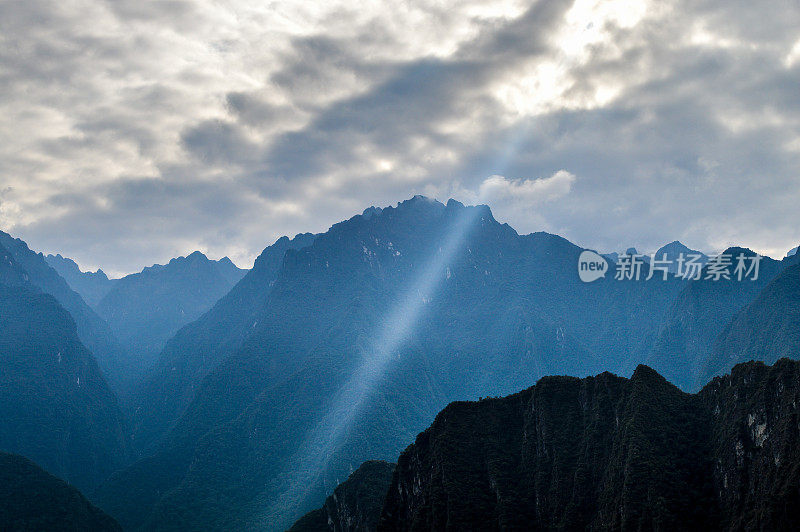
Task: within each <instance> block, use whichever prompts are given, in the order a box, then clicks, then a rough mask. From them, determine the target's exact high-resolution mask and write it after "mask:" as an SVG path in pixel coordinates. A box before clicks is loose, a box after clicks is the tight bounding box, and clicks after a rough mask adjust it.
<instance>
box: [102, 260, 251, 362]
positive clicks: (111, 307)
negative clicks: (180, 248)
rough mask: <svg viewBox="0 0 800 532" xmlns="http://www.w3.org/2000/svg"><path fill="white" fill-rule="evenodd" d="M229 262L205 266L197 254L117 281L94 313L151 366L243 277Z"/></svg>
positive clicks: (241, 272)
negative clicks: (171, 341) (169, 342)
mask: <svg viewBox="0 0 800 532" xmlns="http://www.w3.org/2000/svg"><path fill="white" fill-rule="evenodd" d="M244 274H245V270H242V269H239V268H237V267H236V265H234V264H233V262H231V260H230V259H228V258H227V257H225V258H223V259H220V260H217V261H214V260H209V259H208V258H207V257H206V256H205V255H203V254H202V253H200V252H199V251H195V252H194V253H192V254H191V255H188V256H186V257H178V258H175V259H172V260H170V261H169V263H168V264H165V265H160V264H156V265H154V266H150V267H147V268H145V269H144V270H142V271H141V272H140V273H135V274H131V275H128V276H125V277H123V278H122V279H118V280H116V281H115V282H114V284H113V287H112V288H111V289H110V290H109V291H108V292H107V293H106V294H105V295H104V296H103V298H102V299H101V300H100V301H99V302H98V303H97V306H96V307H95V308H96V309H97V312H98V314H100V316H101V317H102V318H103V319H105V320H106V322H108V324H109V326H110V327H111V330H112V331H113V332H114V334H115V335H116V337H117V338H118V339H119V340H120V342H122V344H123V345H124V346H125V347H126V348H127V349H128V351H130V352H131V353H136V358H137V361H138V362H139V365H138V367H137V368H135V369H136V375H137V376H138V374H139V373H141V372H143V371H144V370H146V369H147V368H148V367H150V366H151V365H152V364H153V362H154V361H155V358H156V356H157V355H158V353H160V352H161V350H162V349H163V347H164V344H165V343H166V342H167V340H169V339H170V338H171V337H172V336H174V335H175V333H176V332H177V331H178V330H179V329H180V328H181V327H183V326H184V325H186V324H188V323H191V322H193V321H195V320H196V319H197V318H199V317H200V316H201V315H202V314H203V313H204V312H206V311H207V310H208V309H210V308H211V307H212V306H213V305H214V303H216V302H217V300H218V299H219V298H221V297H222V296H224V295H225V294H227V293H228V291H229V290H230V289H231V288H232V287H233V285H235V284H236V283H237V282H238V281H239V280H240V279H241V278H242V276H244Z"/></svg>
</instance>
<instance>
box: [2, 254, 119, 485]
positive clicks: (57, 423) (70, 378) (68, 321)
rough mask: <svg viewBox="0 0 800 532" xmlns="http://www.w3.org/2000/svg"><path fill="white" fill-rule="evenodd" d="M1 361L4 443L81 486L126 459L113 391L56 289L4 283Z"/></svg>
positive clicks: (7, 448) (99, 478)
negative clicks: (54, 293)
mask: <svg viewBox="0 0 800 532" xmlns="http://www.w3.org/2000/svg"><path fill="white" fill-rule="evenodd" d="M0 254H2V253H0ZM0 281H2V279H0ZM0 368H1V371H0V420H2V430H0V449H2V450H5V451H9V452H14V453H19V454H23V455H25V456H28V457H30V458H32V459H33V460H35V461H36V462H37V463H39V464H40V465H41V466H42V467H44V468H45V469H47V470H48V471H50V472H51V473H53V474H56V475H58V476H59V477H62V478H64V479H66V480H67V481H69V482H70V483H72V484H74V485H76V486H78V487H79V488H81V489H84V490H86V489H91V488H93V487H95V486H96V485H97V484H98V483H99V482H100V481H102V480H103V479H105V478H106V477H108V475H109V474H110V473H111V472H112V471H114V470H115V469H118V468H119V467H122V466H123V465H125V464H126V463H127V459H128V450H127V449H128V446H127V444H126V441H125V436H124V431H123V427H122V419H121V418H122V416H121V413H120V410H119V406H118V404H117V400H116V397H115V396H114V394H113V393H112V392H111V390H110V389H109V388H108V385H107V384H106V382H105V379H104V378H103V376H102V375H101V373H100V370H99V369H98V367H97V363H96V362H95V360H94V358H93V357H92V355H91V353H90V352H89V351H88V350H87V349H86V348H85V347H84V346H83V345H82V344H81V343H80V341H79V340H78V337H77V335H76V330H75V322H74V321H73V319H72V317H71V316H70V314H69V313H68V312H67V311H66V310H65V309H64V308H63V307H61V306H60V305H59V304H58V302H57V301H56V300H55V299H54V298H53V297H52V296H50V295H49V294H42V293H40V292H38V290H37V289H35V288H34V287H29V286H26V285H19V286H8V285H6V284H2V283H0Z"/></svg>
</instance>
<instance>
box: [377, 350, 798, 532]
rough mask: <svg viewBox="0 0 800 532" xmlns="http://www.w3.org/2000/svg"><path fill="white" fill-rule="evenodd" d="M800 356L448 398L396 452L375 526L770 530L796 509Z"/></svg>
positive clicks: (787, 525) (553, 381) (785, 523)
mask: <svg viewBox="0 0 800 532" xmlns="http://www.w3.org/2000/svg"><path fill="white" fill-rule="evenodd" d="M799 393H800V363H798V362H793V361H789V360H781V361H779V362H778V363H777V364H776V365H775V366H773V367H768V366H765V365H764V364H762V363H747V364H742V365H739V366H737V367H736V368H735V369H734V371H733V373H732V375H730V376H726V377H724V378H717V379H715V380H714V381H712V382H711V383H710V384H709V385H708V386H706V387H705V388H704V389H703V390H702V391H701V392H700V393H698V394H695V395H691V394H685V393H683V392H681V391H679V390H678V389H677V388H676V387H674V386H672V385H671V384H669V383H668V382H667V381H666V380H664V379H663V378H662V377H661V376H659V375H658V374H657V373H655V372H654V371H653V370H651V369H650V368H647V367H646V366H640V367H639V368H638V369H637V370H636V372H635V373H634V375H633V377H632V378H631V379H630V380H628V379H623V378H619V377H615V376H613V375H611V374H608V373H605V374H602V375H598V376H597V377H589V378H585V379H575V378H567V377H549V378H545V379H542V380H540V381H539V383H538V384H537V385H536V386H534V387H532V388H530V389H528V390H525V391H523V392H520V393H518V394H516V395H513V396H510V397H506V398H502V399H487V400H483V401H480V402H473V403H466V402H460V403H453V404H451V405H450V406H448V407H447V408H446V409H445V410H443V411H442V412H441V413H440V414H439V416H437V418H436V420H435V421H434V423H433V425H432V426H431V427H430V428H429V429H428V430H426V431H425V432H423V433H422V434H420V435H419V436H418V437H417V440H416V442H415V443H414V444H413V445H411V446H409V447H408V449H406V451H405V452H404V453H403V454H402V455H401V456H400V459H399V460H398V465H397V468H396V472H395V474H394V478H393V480H392V484H391V486H390V488H389V492H388V495H387V499H386V504H385V506H384V509H383V513H382V517H381V521H380V525H379V527H378V530H386V531H394V530H423V529H424V530H539V529H543V530H549V529H569V530H573V529H593V530H607V529H615V530H620V529H623V530H624V529H628V530H630V529H636V530H680V529H701V530H739V529H748V530H756V529H760V530H772V529H784V530H786V529H791V528H792V523H796V522H797V519H798V517H800V516H799V515H798V508H800V504H798V503H800V473H799V472H798V469H799V468H798V466H800V455H799V454H798V452H800V451H799V450H798V445H797V443H798V436H799V435H800V424H799V423H798V410H797V404H798V394H799Z"/></svg>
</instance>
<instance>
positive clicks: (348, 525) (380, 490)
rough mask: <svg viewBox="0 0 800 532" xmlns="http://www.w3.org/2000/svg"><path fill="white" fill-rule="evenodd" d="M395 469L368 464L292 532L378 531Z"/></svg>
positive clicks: (340, 486)
mask: <svg viewBox="0 0 800 532" xmlns="http://www.w3.org/2000/svg"><path fill="white" fill-rule="evenodd" d="M394 466H395V465H394V464H390V463H389V462H380V461H377V460H372V461H369V462H364V463H363V464H361V466H360V467H359V468H358V469H356V470H355V471H354V472H353V473H352V474H351V475H350V476H349V477H348V478H347V480H345V481H344V482H342V483H341V484H339V485H338V486H337V487H336V489H335V490H334V491H333V494H332V495H331V496H329V497H328V498H327V499H325V504H324V505H323V506H322V508H319V509H317V510H314V511H312V512H309V513H308V514H306V515H304V516H303V517H301V518H300V519H299V520H298V521H297V523H295V524H294V526H292V528H291V529H290V530H289V532H328V531H345V530H347V531H351V532H368V531H370V530H375V529H376V528H377V527H378V520H379V519H380V515H381V510H382V509H383V503H384V500H385V499H386V492H387V491H388V490H389V485H390V484H391V482H392V473H393V472H394Z"/></svg>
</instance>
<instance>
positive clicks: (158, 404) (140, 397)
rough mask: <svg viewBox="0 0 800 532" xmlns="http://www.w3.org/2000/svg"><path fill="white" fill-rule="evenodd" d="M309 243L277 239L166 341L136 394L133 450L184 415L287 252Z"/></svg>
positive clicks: (242, 331)
mask: <svg viewBox="0 0 800 532" xmlns="http://www.w3.org/2000/svg"><path fill="white" fill-rule="evenodd" d="M313 241H314V235H312V234H310V233H305V234H301V235H297V236H296V237H295V238H294V239H291V240H290V239H289V238H287V237H282V238H280V239H279V240H278V241H277V242H275V244H273V245H272V246H270V247H268V248H266V249H265V250H264V251H263V252H262V253H261V255H260V256H259V257H258V258H257V259H256V261H255V264H254V265H253V269H252V270H250V271H249V272H247V273H246V274H245V275H244V277H243V278H242V279H241V280H240V281H239V282H238V283H236V284H235V285H234V286H233V288H232V289H231V290H230V291H229V292H228V293H227V294H225V296H224V297H222V298H221V299H220V300H219V301H217V303H216V304H214V306H213V307H212V308H211V309H210V310H209V311H208V312H206V313H205V314H204V315H202V316H201V317H200V318H199V319H198V320H197V321H195V322H193V323H190V324H189V325H186V326H185V327H183V328H182V329H180V330H179V331H178V332H177V334H176V335H175V336H174V337H173V338H171V339H170V340H169V342H167V344H166V346H165V347H164V349H163V351H162V353H161V354H160V356H159V357H158V359H157V361H156V364H155V366H154V367H153V368H152V369H151V370H150V371H149V372H148V374H147V375H146V377H145V379H144V382H143V383H142V385H141V386H140V389H139V391H138V394H137V397H136V404H137V406H138V408H137V409H136V414H135V418H134V421H135V427H134V434H135V440H134V445H136V447H137V448H139V449H148V448H151V447H152V446H154V445H155V444H156V443H157V442H158V441H159V440H160V438H161V437H162V436H163V434H164V432H165V431H166V430H167V429H168V428H169V427H170V426H171V425H172V424H173V423H174V422H175V421H176V420H177V419H178V418H179V417H180V415H181V414H182V413H183V411H184V409H185V408H186V406H187V405H188V404H189V402H190V401H191V400H192V398H193V397H194V394H195V392H196V389H197V388H198V387H199V386H200V383H201V382H202V380H203V378H204V377H205V376H206V375H207V374H208V372H210V371H211V370H212V369H213V368H214V367H215V366H216V365H217V364H218V363H219V362H220V361H221V360H222V359H223V358H224V357H225V356H226V355H228V354H230V353H231V352H233V351H235V350H236V349H238V348H239V346H241V344H242V341H243V339H244V337H245V336H246V335H247V334H248V332H249V330H250V329H251V328H252V326H253V323H254V321H256V320H257V317H256V316H257V315H258V313H259V312H260V311H261V310H262V307H263V305H264V302H265V300H266V298H267V294H268V293H269V291H270V290H271V288H272V284H273V283H274V281H275V277H276V275H277V272H278V270H279V269H280V267H281V264H282V262H283V256H284V254H285V253H286V251H287V250H289V249H299V248H302V247H305V246H307V245H310V244H311V243H312V242H313Z"/></svg>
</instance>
